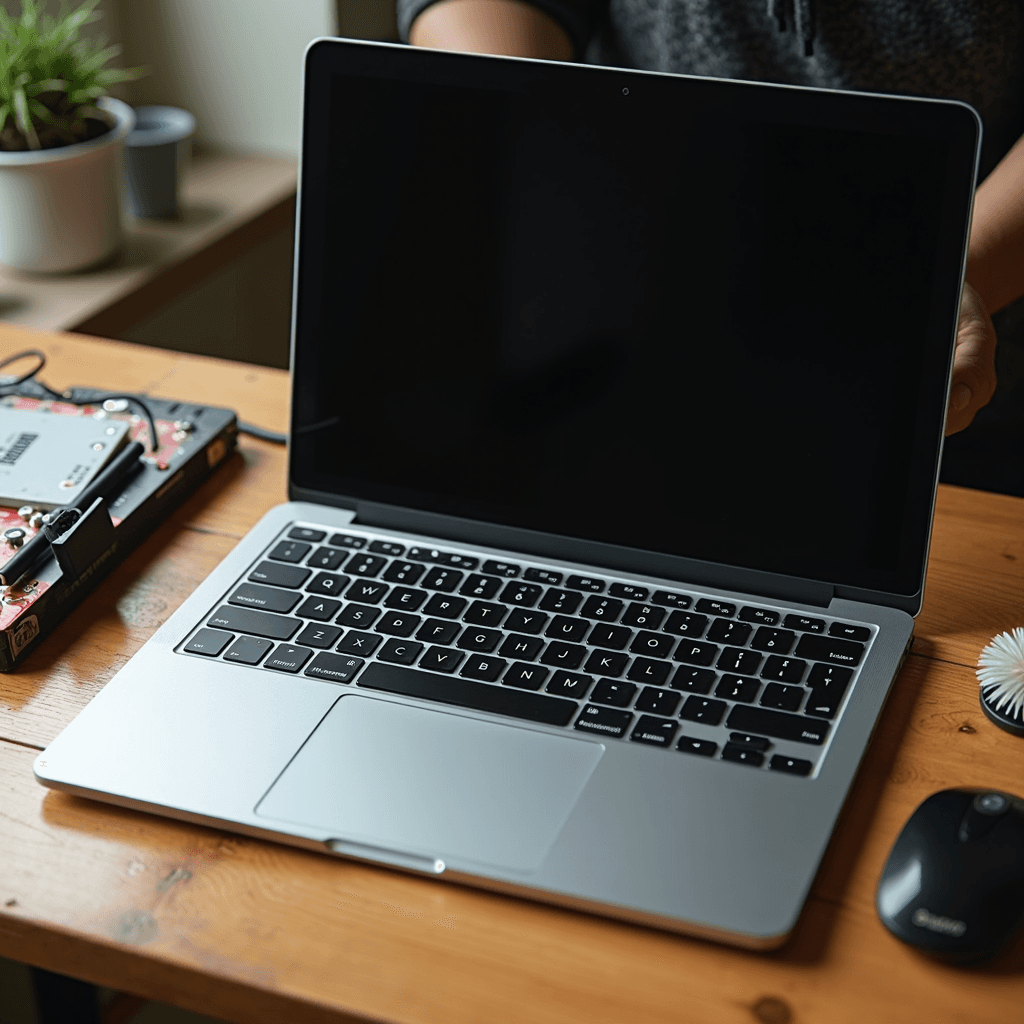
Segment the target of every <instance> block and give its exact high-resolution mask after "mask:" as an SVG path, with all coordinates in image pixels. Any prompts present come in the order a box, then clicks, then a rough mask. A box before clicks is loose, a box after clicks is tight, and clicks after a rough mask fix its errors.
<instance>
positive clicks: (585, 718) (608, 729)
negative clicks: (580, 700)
mask: <svg viewBox="0 0 1024 1024" xmlns="http://www.w3.org/2000/svg"><path fill="white" fill-rule="evenodd" d="M632 721H633V716H632V714H631V713H630V712H628V711H615V710H613V709H612V708H603V707H599V706H598V705H597V704H587V705H586V707H584V709H583V710H582V711H581V712H580V717H579V718H577V719H576V722H575V724H574V728H576V729H579V730H581V731H582V732H596V733H600V734H601V735H603V736H625V734H626V730H627V729H628V728H629V723H630V722H632Z"/></svg>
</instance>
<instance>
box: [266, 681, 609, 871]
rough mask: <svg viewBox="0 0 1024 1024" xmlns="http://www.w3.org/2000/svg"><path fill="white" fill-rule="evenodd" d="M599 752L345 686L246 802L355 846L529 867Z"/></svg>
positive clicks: (355, 849) (597, 747)
mask: <svg viewBox="0 0 1024 1024" xmlns="http://www.w3.org/2000/svg"><path fill="white" fill-rule="evenodd" d="M481 685H486V684H481ZM602 753H604V747H603V746H601V744H599V743H594V742H588V741H585V740H577V739H573V738H572V737H569V736H553V735H551V734H548V733H541V732H532V731H531V730H529V729H524V728H518V727H517V726H516V725H515V724H511V725H502V724H498V723H491V722H483V721H479V720H477V719H472V718H465V717H462V716H461V715H459V714H457V713H449V712H445V711H432V710H428V709H424V708H415V707H407V706H405V705H402V704H396V703H392V702H390V701H386V700H377V699H374V698H372V697H363V696H360V695H355V694H353V695H351V696H349V695H346V696H344V697H342V698H341V699H340V700H339V701H338V702H337V703H336V704H335V705H334V707H333V708H332V709H331V711H330V712H328V714H327V716H326V717H325V718H324V720H323V721H322V722H321V723H320V725H319V726H317V728H316V729H315V730H314V732H313V733H312V735H311V736H310V737H309V739H307V740H306V742H305V744H304V745H303V746H302V748H301V749H300V750H299V752H298V753H297V754H296V755H295V757H294V758H293V759H292V761H291V763H290V764H289V765H288V767H287V768H286V769H285V770H284V772H283V774H282V775H281V776H280V778H279V779H278V780H277V782H275V783H274V785H273V786H272V787H271V788H270V791H269V792H268V793H267V795H266V796H265V797H264V798H263V799H262V800H261V801H260V803H259V805H258V806H257V808H256V813H257V814H260V815H264V816H267V817H270V818H276V819H278V820H279V821H287V822H293V823H295V824H301V825H307V826H312V827H314V828H317V829H324V830H326V831H328V832H329V833H330V835H331V837H332V838H336V839H338V840H343V842H339V843H337V844H334V846H333V848H334V849H337V850H338V851H339V852H348V853H354V854H355V855H357V856H358V855H360V854H359V847H360V846H367V847H372V848H378V849H381V852H382V853H384V852H385V851H394V852H395V853H398V854H412V855H415V856H418V857H423V858H426V859H427V860H428V861H430V862H432V861H433V860H434V859H440V860H443V861H446V862H447V861H448V860H449V859H450V860H452V861H455V862H456V864H457V863H458V862H460V861H464V860H465V861H474V862H476V863H479V864H490V865H492V866H495V867H505V868H510V869H512V870H514V871H532V870H534V869H536V868H537V867H538V866H539V865H540V863H541V861H542V860H543V859H544V856H545V855H546V853H547V851H548V849H549V848H550V847H551V844H552V843H553V842H554V841H555V838H556V837H557V835H558V833H559V831H560V830H561V827H562V824H563V823H564V822H565V820H566V818H568V816H569V812H570V811H571V810H572V808H573V805H574V804H575V803H576V800H577V798H578V797H579V795H580V793H581V792H582V791H583V787H584V786H585V785H586V782H587V779H588V778H589V777H590V774H591V772H593V770H594V768H595V767H596V765H597V762H598V761H599V760H600V759H601V755H602ZM382 859H387V858H386V857H384V858H382ZM396 862H397V859H396ZM413 866H414V865H413Z"/></svg>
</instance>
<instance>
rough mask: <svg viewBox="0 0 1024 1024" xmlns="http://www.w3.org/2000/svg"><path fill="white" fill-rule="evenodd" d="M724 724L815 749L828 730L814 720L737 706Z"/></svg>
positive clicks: (823, 723) (817, 720) (823, 722)
mask: <svg viewBox="0 0 1024 1024" xmlns="http://www.w3.org/2000/svg"><path fill="white" fill-rule="evenodd" d="M692 699H693V698H691V700H692ZM726 724H727V725H728V726H729V728H730V729H738V730H739V731H740V732H755V733H763V734H764V735H766V736H774V737H776V738H777V739H780V740H796V741H797V742H798V743H814V744H815V745H818V746H820V745H821V744H822V743H824V742H825V737H826V736H828V730H829V728H830V726H829V723H828V722H825V721H822V720H821V719H818V718H807V717H805V716H804V715H791V714H789V713H787V712H785V711H771V710H769V709H768V708H758V707H751V706H750V705H749V704H737V705H736V706H735V707H734V708H733V709H732V711H731V712H730V713H729V718H728V721H727V723H726Z"/></svg>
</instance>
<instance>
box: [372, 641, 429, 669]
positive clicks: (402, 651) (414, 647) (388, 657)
mask: <svg viewBox="0 0 1024 1024" xmlns="http://www.w3.org/2000/svg"><path fill="white" fill-rule="evenodd" d="M422 650H423V644H418V643H416V641H415V640H396V639H392V640H388V642H387V643H386V644H384V646H383V647H382V648H381V649H380V653H379V654H378V655H377V657H378V658H380V660H381V661H390V662H392V663H393V664H395V665H411V664H412V663H413V662H414V661H415V660H416V659H417V658H418V657H419V656H420V652H421V651H422Z"/></svg>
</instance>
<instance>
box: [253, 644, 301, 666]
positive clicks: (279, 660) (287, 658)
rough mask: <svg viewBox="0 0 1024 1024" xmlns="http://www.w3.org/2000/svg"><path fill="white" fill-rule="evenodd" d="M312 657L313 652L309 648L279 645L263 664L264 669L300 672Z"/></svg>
mask: <svg viewBox="0 0 1024 1024" xmlns="http://www.w3.org/2000/svg"><path fill="white" fill-rule="evenodd" d="M312 657H313V652H312V651H311V650H310V649H309V648H308V647H293V646H292V645H291V644H278V645H277V648H276V649H275V650H274V653H273V654H271V655H270V657H269V658H267V660H266V661H265V662H263V667H264V668H272V669H276V670H277V671H278V672H298V671H299V669H300V668H302V666H303V665H305V664H306V662H307V661H309V659H310V658H312Z"/></svg>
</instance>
